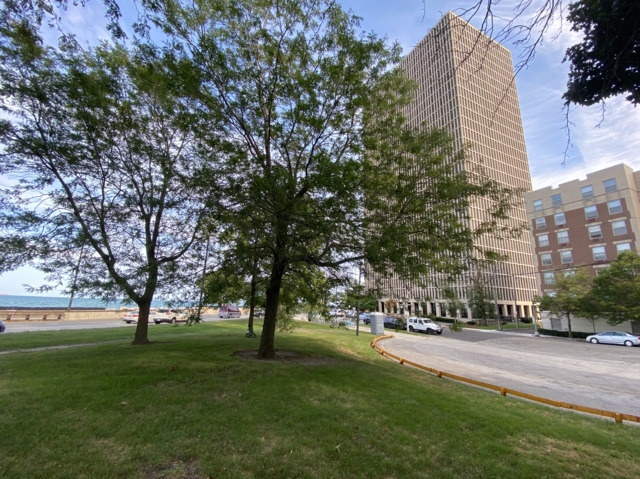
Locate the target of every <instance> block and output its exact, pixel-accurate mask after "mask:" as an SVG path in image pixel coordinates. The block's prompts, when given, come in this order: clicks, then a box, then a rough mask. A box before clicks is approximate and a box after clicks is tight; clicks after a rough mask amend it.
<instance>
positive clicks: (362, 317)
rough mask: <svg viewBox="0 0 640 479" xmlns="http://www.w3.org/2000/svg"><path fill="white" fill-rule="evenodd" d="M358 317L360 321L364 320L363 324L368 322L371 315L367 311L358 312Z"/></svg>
mask: <svg viewBox="0 0 640 479" xmlns="http://www.w3.org/2000/svg"><path fill="white" fill-rule="evenodd" d="M358 318H359V319H360V321H362V322H364V324H369V323H370V322H371V315H370V314H369V313H360V316H358Z"/></svg>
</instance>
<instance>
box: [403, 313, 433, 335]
mask: <svg viewBox="0 0 640 479" xmlns="http://www.w3.org/2000/svg"><path fill="white" fill-rule="evenodd" d="M407 325H408V326H409V331H411V332H413V331H417V332H419V333H427V334H442V326H440V325H439V324H438V323H436V322H435V321H432V320H431V319H429V318H416V317H414V316H412V317H410V318H408V319H407Z"/></svg>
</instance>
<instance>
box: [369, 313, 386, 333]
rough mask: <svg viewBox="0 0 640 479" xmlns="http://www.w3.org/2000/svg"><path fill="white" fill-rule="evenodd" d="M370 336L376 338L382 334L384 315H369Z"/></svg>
mask: <svg viewBox="0 0 640 479" xmlns="http://www.w3.org/2000/svg"><path fill="white" fill-rule="evenodd" d="M371 334H375V335H376V336H382V335H383V334H384V314H382V313H371Z"/></svg>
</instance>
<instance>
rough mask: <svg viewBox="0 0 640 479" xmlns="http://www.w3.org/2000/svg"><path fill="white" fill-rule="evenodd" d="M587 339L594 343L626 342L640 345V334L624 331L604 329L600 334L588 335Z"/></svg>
mask: <svg viewBox="0 0 640 479" xmlns="http://www.w3.org/2000/svg"><path fill="white" fill-rule="evenodd" d="M587 341H589V342H590V343H593V344H598V343H603V344H624V345H625V346H640V338H639V337H638V335H635V334H630V333H625V332H623V331H603V332H601V333H598V334H592V335H591V336H587Z"/></svg>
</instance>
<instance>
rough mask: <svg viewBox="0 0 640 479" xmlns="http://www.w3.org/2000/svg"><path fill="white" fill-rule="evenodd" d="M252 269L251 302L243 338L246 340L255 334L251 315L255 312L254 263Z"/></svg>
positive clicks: (255, 284) (256, 286) (255, 282)
mask: <svg viewBox="0 0 640 479" xmlns="http://www.w3.org/2000/svg"><path fill="white" fill-rule="evenodd" d="M253 266H254V268H253V274H252V275H251V301H250V303H249V304H250V306H251V309H250V310H249V324H248V325H247V333H246V334H245V337H247V338H255V337H256V333H254V332H253V315H254V314H255V310H256V290H257V289H258V285H257V283H258V282H257V281H256V264H255V262H254V265H253Z"/></svg>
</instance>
